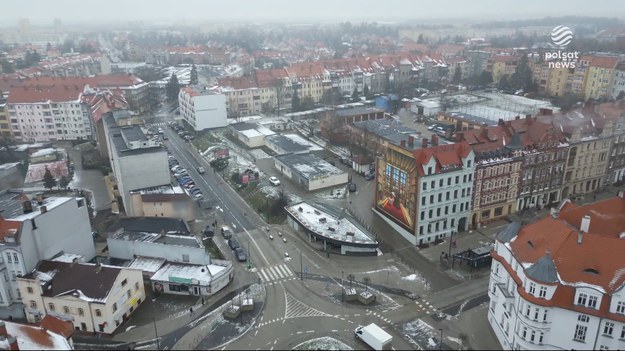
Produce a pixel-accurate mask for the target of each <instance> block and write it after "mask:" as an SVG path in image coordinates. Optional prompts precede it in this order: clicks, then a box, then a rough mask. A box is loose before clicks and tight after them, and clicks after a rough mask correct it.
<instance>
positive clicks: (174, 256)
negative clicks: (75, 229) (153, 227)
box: [107, 238, 210, 264]
mask: <svg viewBox="0 0 625 351" xmlns="http://www.w3.org/2000/svg"><path fill="white" fill-rule="evenodd" d="M107 244H108V247H109V255H110V256H111V257H115V258H122V259H126V260H132V259H133V258H134V257H135V256H147V257H160V258H164V259H166V260H167V261H171V262H183V260H182V255H188V256H189V262H188V263H192V264H210V255H209V254H208V252H206V250H205V249H204V248H203V247H190V246H182V245H165V244H159V243H153V242H143V241H127V240H123V239H111V238H109V239H107Z"/></svg>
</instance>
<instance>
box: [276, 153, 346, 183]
mask: <svg viewBox="0 0 625 351" xmlns="http://www.w3.org/2000/svg"><path fill="white" fill-rule="evenodd" d="M275 159H276V160H278V161H280V162H281V163H283V164H284V165H286V166H287V167H289V168H290V169H291V170H292V171H293V172H295V173H297V174H299V175H300V176H301V177H302V178H304V179H308V180H315V179H318V178H321V177H327V176H330V175H337V174H343V173H345V172H343V171H342V170H341V169H339V168H337V167H335V166H332V165H331V164H330V163H328V162H326V161H324V160H323V159H321V158H319V157H317V156H315V155H313V154H285V155H279V156H276V157H275Z"/></svg>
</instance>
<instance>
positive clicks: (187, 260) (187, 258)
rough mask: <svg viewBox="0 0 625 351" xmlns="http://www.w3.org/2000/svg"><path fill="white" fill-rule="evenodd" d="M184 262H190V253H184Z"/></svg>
mask: <svg viewBox="0 0 625 351" xmlns="http://www.w3.org/2000/svg"><path fill="white" fill-rule="evenodd" d="M182 262H189V255H184V254H183V255H182Z"/></svg>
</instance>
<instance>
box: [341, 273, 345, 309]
mask: <svg viewBox="0 0 625 351" xmlns="http://www.w3.org/2000/svg"><path fill="white" fill-rule="evenodd" d="M343 273H344V272H343V271H341V302H344V301H345V286H344V285H343Z"/></svg>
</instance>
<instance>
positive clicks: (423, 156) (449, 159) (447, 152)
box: [413, 141, 471, 176]
mask: <svg viewBox="0 0 625 351" xmlns="http://www.w3.org/2000/svg"><path fill="white" fill-rule="evenodd" d="M469 153H471V147H470V146H469V143H467V142H466V141H463V142H459V143H455V144H448V145H439V146H433V147H428V148H424V149H416V150H415V151H413V156H414V158H415V162H416V163H417V166H418V167H417V172H419V175H420V176H423V175H425V173H424V171H423V165H424V164H426V163H428V162H429V161H430V159H431V158H432V157H434V158H435V160H436V173H438V172H440V171H441V169H442V167H443V166H449V165H456V164H459V165H461V163H462V162H461V158H464V157H467V156H468V155H469Z"/></svg>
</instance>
